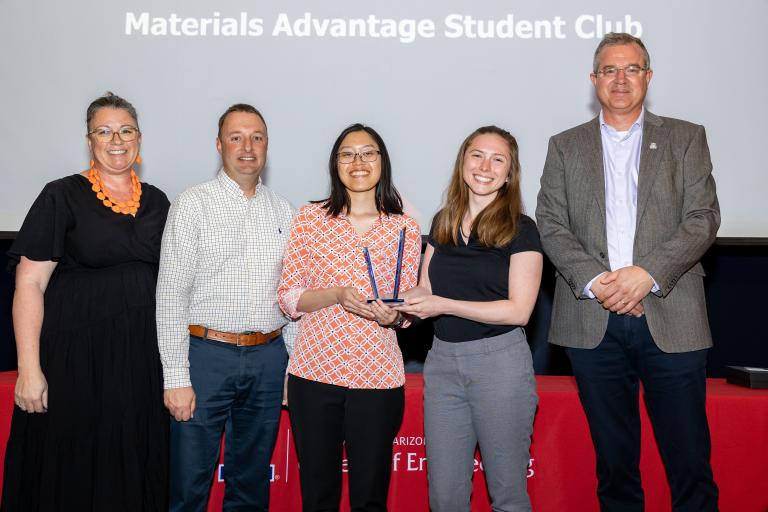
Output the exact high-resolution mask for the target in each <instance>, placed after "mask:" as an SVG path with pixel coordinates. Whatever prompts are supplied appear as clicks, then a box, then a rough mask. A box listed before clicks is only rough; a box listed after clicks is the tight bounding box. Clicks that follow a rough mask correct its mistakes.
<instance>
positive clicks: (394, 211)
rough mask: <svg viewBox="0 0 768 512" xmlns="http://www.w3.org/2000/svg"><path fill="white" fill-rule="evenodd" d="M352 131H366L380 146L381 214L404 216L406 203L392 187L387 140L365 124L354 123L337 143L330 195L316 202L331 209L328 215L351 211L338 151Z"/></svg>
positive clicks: (378, 206) (332, 158)
mask: <svg viewBox="0 0 768 512" xmlns="http://www.w3.org/2000/svg"><path fill="white" fill-rule="evenodd" d="M353 132H365V133H367V134H368V135H370V136H371V138H372V139H373V140H374V142H375V143H376V145H377V146H379V152H380V154H379V158H381V178H379V182H378V183H377V184H376V209H377V210H378V211H379V213H384V214H386V215H402V213H403V200H402V198H401V197H400V194H399V193H398V191H397V189H396V188H395V186H394V185H393V184H392V164H391V162H390V160H389V153H388V152H387V146H386V145H385V144H384V140H383V139H382V138H381V135H379V134H378V133H377V132H376V130H374V129H373V128H371V127H370V126H366V125H364V124H360V123H355V124H353V125H350V126H348V127H346V128H344V130H343V131H342V132H341V133H340V134H339V136H338V137H337V138H336V142H334V143H333V147H332V148H331V156H330V157H329V158H328V172H329V173H330V175H331V193H330V195H329V196H328V198H327V199H322V200H320V201H314V202H316V203H322V205H323V208H326V209H327V210H328V215H330V216H332V217H336V216H338V215H339V214H340V213H342V212H345V211H346V212H348V211H349V207H350V199H349V192H347V188H346V187H345V186H344V183H342V182H341V178H339V167H338V156H337V153H338V152H339V148H340V147H341V143H342V141H343V140H344V138H345V137H346V136H347V135H349V134H350V133H353Z"/></svg>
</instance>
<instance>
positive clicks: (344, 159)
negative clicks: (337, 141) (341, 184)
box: [336, 149, 381, 164]
mask: <svg viewBox="0 0 768 512" xmlns="http://www.w3.org/2000/svg"><path fill="white" fill-rule="evenodd" d="M380 154H381V151H379V150H378V149H366V150H365V151H359V152H357V153H355V152H354V151H339V152H338V153H336V158H338V159H339V163H340V164H351V163H352V162H354V161H355V158H357V157H358V156H359V157H360V160H361V161H363V162H375V161H376V160H377V159H378V158H379V155H380Z"/></svg>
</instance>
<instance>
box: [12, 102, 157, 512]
mask: <svg viewBox="0 0 768 512" xmlns="http://www.w3.org/2000/svg"><path fill="white" fill-rule="evenodd" d="M86 117H87V119H86V122H87V127H88V134H87V142H88V146H89V148H90V150H91V153H92V155H93V156H92V158H93V160H92V161H91V168H90V169H89V170H88V171H83V172H82V173H80V174H74V175H71V176H68V177H65V178H62V179H59V180H56V181H53V182H51V183H49V184H48V185H46V186H45V188H44V189H43V191H42V192H41V194H40V195H39V196H38V198H37V200H36V201H35V203H34V204H33V205H32V208H31V209H30V211H29V213H28V214H27V217H26V219H25V220H24V224H23V225H22V227H21V231H19V233H18V236H17V238H16V241H15V242H14V244H13V246H12V247H11V249H10V251H9V253H8V254H9V257H10V259H11V265H12V266H13V267H15V273H16V292H15V295H14V300H13V323H14V330H15V333H16V346H17V353H18V368H19V377H18V380H17V382H16V390H15V402H16V407H15V408H14V412H13V420H12V423H11V435H10V438H9V440H8V446H7V450H6V458H5V475H4V480H3V501H2V509H3V510H6V511H24V512H35V511H49V510H67V511H69V510H73V511H74V510H83V511H85V510H89V511H90V510H110V511H131V512H135V511H155V510H157V511H159V510H167V487H168V480H167V466H168V462H167V458H168V457H167V445H168V414H167V412H166V411H165V407H164V406H163V385H162V373H161V366H160V359H159V355H158V351H157V335H156V329H155V279H156V276H157V265H158V259H159V255H160V239H161V236H162V232H163V226H164V224H165V218H166V214H167V211H168V199H167V198H166V196H165V194H164V193H163V192H161V191H160V190H158V189H157V188H155V187H153V186H151V185H148V184H145V183H140V182H139V180H138V178H137V177H136V174H135V173H134V171H133V165H134V163H135V162H136V160H137V158H138V154H139V146H140V143H141V133H140V132H139V128H138V123H137V119H136V117H137V116H136V111H135V109H134V108H133V106H132V105H131V104H130V103H128V102H127V101H125V100H124V99H122V98H120V97H119V96H116V95H113V94H112V93H107V94H106V95H105V96H103V97H101V98H98V99H96V100H95V101H94V102H93V103H91V105H90V106H89V107H88V112H87V116H86Z"/></svg>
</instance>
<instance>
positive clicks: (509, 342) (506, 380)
mask: <svg viewBox="0 0 768 512" xmlns="http://www.w3.org/2000/svg"><path fill="white" fill-rule="evenodd" d="M537 402H538V397H537V395H536V381H535V379H534V376H533V364H532V362H531V351H530V349H529V348H528V343H527V342H526V339H525V332H524V331H523V329H515V330H514V331H512V332H508V333H506V334H502V335H499V336H495V337H493V338H485V339H480V340H473V341H467V342H463V343H448V342H445V341H442V340H439V339H438V338H435V339H434V341H433V342H432V349H431V350H430V351H429V354H427V360H426V362H425V364H424V433H425V435H426V445H427V446H426V448H427V472H428V476H429V504H430V507H431V508H432V511H433V512H453V511H456V512H465V511H468V510H469V508H470V502H469V500H470V495H471V493H472V475H473V472H474V453H475V447H476V446H477V445H478V444H479V445H480V452H481V454H482V462H483V467H484V469H485V478H486V482H487V483H488V492H489V494H490V498H491V507H492V509H493V510H494V511H504V512H513V511H514V512H518V511H530V510H531V502H530V499H529V498H528V492H527V472H528V463H529V459H530V445H531V433H532V431H533V416H534V414H535V412H536V404H537Z"/></svg>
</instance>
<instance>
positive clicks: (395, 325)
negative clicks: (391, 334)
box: [389, 313, 405, 329]
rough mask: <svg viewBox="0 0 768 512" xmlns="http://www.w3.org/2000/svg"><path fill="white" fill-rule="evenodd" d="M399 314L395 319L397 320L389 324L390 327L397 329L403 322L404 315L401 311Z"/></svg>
mask: <svg viewBox="0 0 768 512" xmlns="http://www.w3.org/2000/svg"><path fill="white" fill-rule="evenodd" d="M399 315H400V318H398V319H397V322H395V323H393V324H392V325H390V326H389V328H390V329H399V328H400V327H402V326H403V324H404V323H405V315H404V314H402V313H399Z"/></svg>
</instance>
